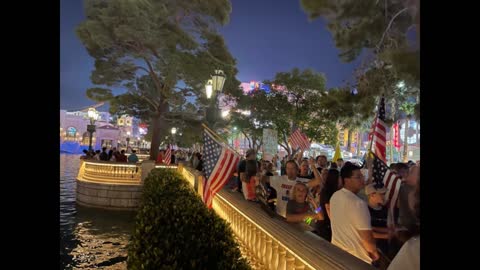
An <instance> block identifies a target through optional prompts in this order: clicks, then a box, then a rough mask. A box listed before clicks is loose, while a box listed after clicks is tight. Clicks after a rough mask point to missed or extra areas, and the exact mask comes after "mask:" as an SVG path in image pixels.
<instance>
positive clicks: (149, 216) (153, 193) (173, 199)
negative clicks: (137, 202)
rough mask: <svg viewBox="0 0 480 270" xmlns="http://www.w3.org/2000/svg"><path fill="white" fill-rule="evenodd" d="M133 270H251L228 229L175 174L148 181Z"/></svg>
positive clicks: (157, 173) (132, 247) (161, 173)
mask: <svg viewBox="0 0 480 270" xmlns="http://www.w3.org/2000/svg"><path fill="white" fill-rule="evenodd" d="M127 264H128V269H250V266H249V265H248V263H247V262H246V260H245V259H244V258H242V257H241V253H240V250H239V248H238V245H237V243H236V242H235V240H234V238H233V232H232V230H231V229H230V227H229V226H228V224H227V223H226V222H225V221H224V220H223V219H221V218H220V217H219V216H218V215H217V214H216V213H215V212H214V211H213V210H208V209H207V208H206V207H205V205H204V203H203V202H202V200H201V198H200V197H199V196H198V195H197V194H196V193H195V192H194V191H193V189H192V188H191V187H190V184H189V183H188V182H187V181H186V180H185V179H184V178H183V176H181V175H180V174H179V173H178V172H176V171H174V170H171V169H155V170H152V172H151V173H150V175H149V176H148V177H147V178H146V179H145V185H144V189H143V195H142V203H141V206H140V208H139V210H138V214H137V217H136V221H135V231H134V233H133V235H132V239H131V241H130V244H129V247H128V260H127Z"/></svg>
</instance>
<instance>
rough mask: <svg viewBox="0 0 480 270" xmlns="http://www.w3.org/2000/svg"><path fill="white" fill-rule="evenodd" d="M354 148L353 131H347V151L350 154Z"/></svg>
mask: <svg viewBox="0 0 480 270" xmlns="http://www.w3.org/2000/svg"><path fill="white" fill-rule="evenodd" d="M351 147H352V131H351V130H350V129H347V151H348V152H350V150H351Z"/></svg>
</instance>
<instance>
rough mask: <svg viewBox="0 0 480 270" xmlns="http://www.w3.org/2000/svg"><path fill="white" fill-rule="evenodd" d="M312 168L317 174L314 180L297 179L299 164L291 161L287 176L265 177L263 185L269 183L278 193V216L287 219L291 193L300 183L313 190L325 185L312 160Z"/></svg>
mask: <svg viewBox="0 0 480 270" xmlns="http://www.w3.org/2000/svg"><path fill="white" fill-rule="evenodd" d="M310 164H311V165H310V167H311V169H312V171H313V172H314V174H315V178H314V179H306V178H300V177H297V174H298V164H297V163H296V162H295V161H294V160H289V161H287V163H286V165H285V166H286V173H287V174H286V175H282V176H263V177H262V178H261V179H262V180H261V181H262V182H263V183H265V182H267V183H268V182H269V183H270V186H271V187H273V188H274V189H275V190H276V191H277V204H276V211H277V214H279V215H280V216H282V217H284V218H286V215H287V203H288V200H289V199H290V193H291V191H292V188H293V186H294V185H295V184H296V183H297V181H299V182H303V183H305V184H306V185H307V187H309V188H312V187H314V186H316V185H321V184H323V181H322V177H321V176H320V173H319V172H318V170H317V168H316V167H315V161H314V160H313V159H311V161H310Z"/></svg>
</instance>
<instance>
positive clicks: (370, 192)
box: [365, 183, 387, 196]
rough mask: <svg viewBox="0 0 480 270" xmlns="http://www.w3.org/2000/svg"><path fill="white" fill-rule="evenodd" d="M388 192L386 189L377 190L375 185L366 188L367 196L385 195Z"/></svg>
mask: <svg viewBox="0 0 480 270" xmlns="http://www.w3.org/2000/svg"><path fill="white" fill-rule="evenodd" d="M386 192H387V189H386V188H385V187H382V188H375V184H374V183H372V184H369V185H366V186H365V194H366V195H367V196H368V195H370V194H372V193H383V194H385V193H386Z"/></svg>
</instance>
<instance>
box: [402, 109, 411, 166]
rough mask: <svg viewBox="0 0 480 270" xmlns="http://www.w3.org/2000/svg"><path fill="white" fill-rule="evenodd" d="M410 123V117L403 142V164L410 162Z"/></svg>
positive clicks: (406, 123) (406, 121) (406, 122)
mask: <svg viewBox="0 0 480 270" xmlns="http://www.w3.org/2000/svg"><path fill="white" fill-rule="evenodd" d="M409 122H410V117H407V119H406V120H405V130H404V134H405V135H404V140H403V162H407V161H408V124H409Z"/></svg>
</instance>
